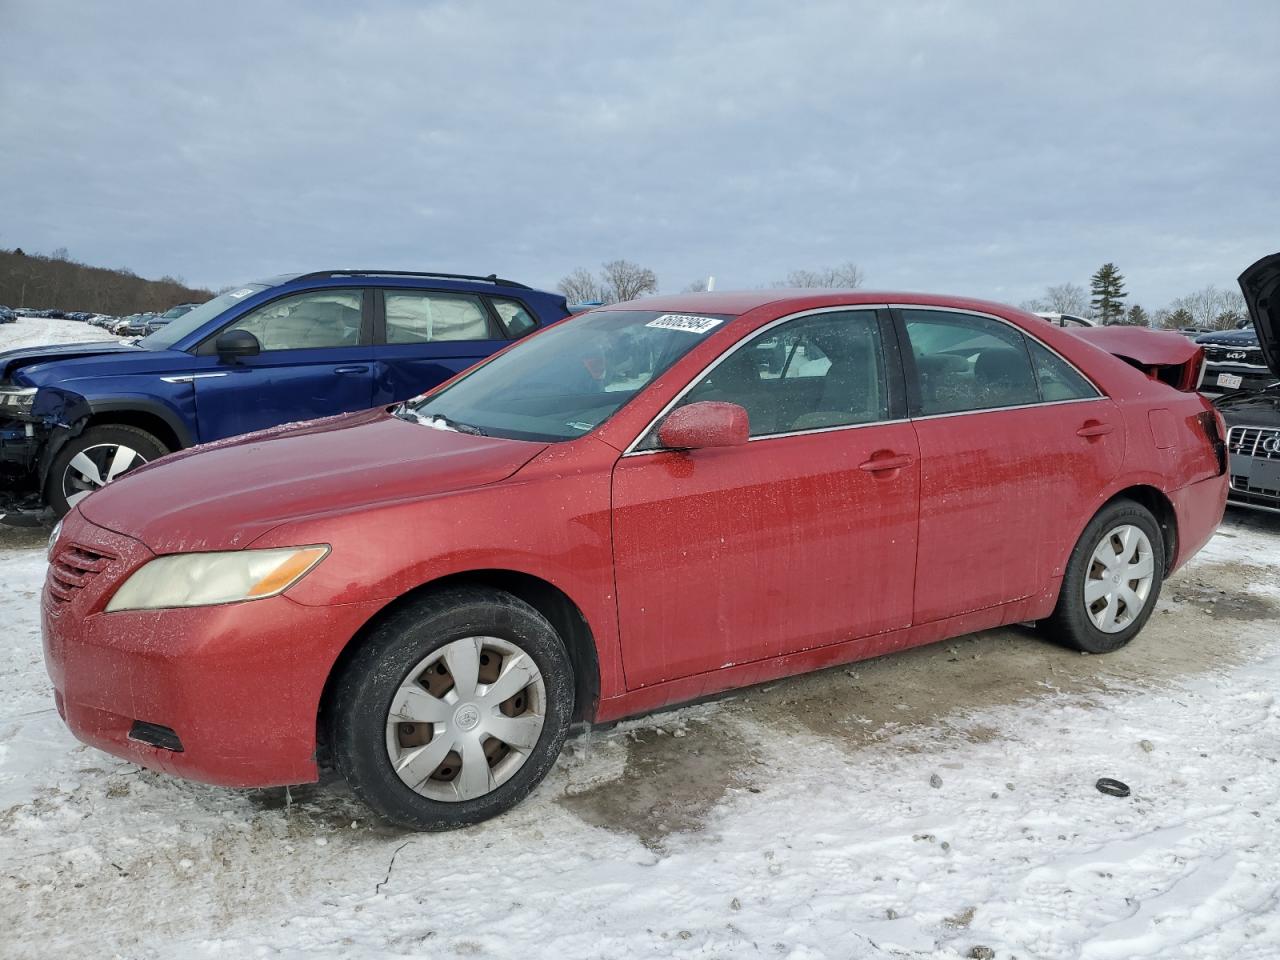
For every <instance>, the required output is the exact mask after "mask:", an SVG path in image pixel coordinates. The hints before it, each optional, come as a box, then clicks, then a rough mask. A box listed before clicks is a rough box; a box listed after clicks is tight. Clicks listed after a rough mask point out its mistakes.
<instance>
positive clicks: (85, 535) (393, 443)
mask: <svg viewBox="0 0 1280 960" xmlns="http://www.w3.org/2000/svg"><path fill="white" fill-rule="evenodd" d="M177 322H181V321H177ZM1202 361H1203V354H1202V352H1201V351H1200V349H1199V348H1198V347H1196V346H1195V345H1194V344H1191V343H1189V342H1188V341H1187V340H1186V339H1185V338H1183V337H1180V336H1178V335H1177V334H1172V333H1160V332H1155V331H1146V330H1136V329H1127V330H1121V329H1120V328H1097V329H1092V330H1081V331H1078V332H1072V331H1071V330H1066V329H1062V328H1059V327H1056V326H1053V325H1051V324H1047V323H1045V322H1044V321H1043V320H1041V319H1040V318H1038V317H1035V316H1033V315H1031V314H1028V313H1024V312H1022V311H1020V310H1016V309H1013V308H1011V307H1005V306H1001V305H999V304H992V303H986V302H983V301H976V300H968V299H962V298H953V297H938V296H926V295H916V294H885V293H872V292H867V291H852V292H825V291H824V292H816V291H783V290H770V291H759V292H749V293H736V294H735V293H703V294H688V295H682V296H675V297H659V298H652V299H646V300H637V301H632V302H628V303H623V304H617V305H614V306H610V307H604V308H601V309H597V310H593V311H590V312H587V313H583V314H579V315H577V316H574V317H571V318H569V319H567V320H564V321H562V322H561V323H558V324H556V325H554V326H551V327H549V328H548V329H546V330H543V331H541V332H539V333H537V334H535V335H534V336H532V337H530V338H529V339H527V340H525V341H522V342H520V343H517V344H514V345H512V346H510V347H509V348H507V349H505V350H504V351H502V352H500V353H498V354H496V355H494V356H493V357H491V358H490V359H488V360H486V361H484V362H482V363H480V364H478V365H476V366H475V367H473V368H471V369H470V370H469V371H467V372H465V373H463V374H462V375H460V376H459V377H456V378H454V379H452V380H450V381H449V382H447V383H445V384H444V385H442V386H440V387H439V388H437V389H434V390H432V391H430V392H428V393H427V394H426V395H424V396H420V397H417V398H415V399H413V400H411V401H409V402H407V403H403V404H399V405H388V406H386V407H384V408H380V409H374V410H370V411H366V412H362V413H357V414H352V415H345V416H337V417H333V418H330V419H327V420H321V421H316V422H312V423H308V424H300V425H286V426H280V427H277V428H275V429H273V430H270V431H266V432H259V433H254V434H250V435H248V436H243V437H238V438H232V439H228V440H224V441H221V442H218V443H214V444H212V445H208V446H204V447H199V448H195V449H192V450H187V451H182V452H180V453H177V454H174V455H173V456H171V457H168V458H166V459H165V460H162V461H160V462H158V463H153V464H149V465H147V466H144V467H141V468H139V469H137V470H134V471H131V472H130V473H129V474H128V475H127V476H125V477H123V478H122V479H121V480H120V481H118V482H116V483H113V484H111V485H108V486H106V487H105V488H103V489H101V490H98V491H96V492H94V493H92V494H91V495H89V496H87V497H85V498H83V499H81V500H79V501H78V502H77V503H76V504H75V505H74V507H73V509H72V510H71V512H70V513H68V515H67V516H66V518H65V519H64V521H63V522H62V525H61V527H60V529H58V530H56V531H55V533H54V535H53V537H52V538H51V542H50V554H49V555H50V566H49V573H48V578H47V581H46V584H45V588H44V593H43V597H42V629H43V635H44V644H45V657H46V663H47V665H48V669H49V674H50V677H51V678H52V681H53V688H54V699H55V703H56V706H57V709H58V711H59V713H60V714H61V716H62V717H63V718H64V719H65V721H66V722H67V724H68V725H69V726H70V728H71V730H72V731H73V732H74V733H75V735H76V736H77V737H79V738H80V739H82V740H83V741H85V742H86V743H88V744H91V745H93V746H95V747H98V748H100V749H103V750H106V751H108V752H110V753H113V754H116V755H118V756H122V757H126V758H128V759H130V760H133V761H135V762H137V763H140V764H143V765H144V766H149V767H153V768H155V769H158V770H164V771H167V772H169V773H172V774H177V775H181V776H186V777H191V778H194V779H198V780H204V781H208V782H211V783H216V784H223V785H228V786H239V787H245V786H265V785H278V784H291V783H300V782H305V781H312V780H315V779H317V777H318V775H319V767H318V763H319V760H318V758H319V757H321V756H325V755H327V756H330V757H332V761H333V763H334V765H335V766H336V768H337V770H338V771H339V772H340V773H341V774H342V775H343V776H344V777H345V778H346V779H347V780H348V782H349V783H350V784H351V786H352V788H353V789H354V790H355V792H356V793H357V795H359V796H360V797H361V798H363V799H364V801H365V802H366V803H368V804H369V805H370V806H371V807H372V808H374V809H375V810H377V811H378V812H380V813H381V814H382V815H383V816H384V817H386V818H388V819H389V820H391V821H393V822H395V823H398V824H403V825H405V826H409V827H413V828H420V829H441V828H447V827H456V826H460V825H462V824H466V823H474V822H476V821H479V820H483V819H485V818H487V817H491V816H493V815H495V814H497V813H500V812H502V811H504V810H506V809H508V808H510V807H511V806H512V805H513V804H515V803H517V802H518V801H519V800H520V799H521V798H522V797H524V796H525V795H526V794H528V793H529V792H530V791H531V790H533V789H534V788H535V787H536V786H537V784H538V783H539V781H540V780H541V779H542V778H543V776H544V775H545V774H546V773H547V771H548V770H549V769H550V768H551V766H552V764H553V763H554V762H555V759H556V756H557V754H558V753H559V751H560V749H561V746H562V744H563V743H564V741H565V738H566V736H567V735H568V734H569V731H570V727H571V726H572V725H573V724H575V723H600V722H608V721H613V720H617V719H619V718H622V717H626V716H629V715H632V714H636V713H640V712H644V711H649V710H654V709H657V708H660V707H664V706H666V705H669V704H673V703H678V702H682V701H688V700H692V699H696V698H699V697H705V696H709V695H711V694H715V693H718V692H721V691H724V690H729V689H733V688H736V687H743V686H747V685H750V684H756V683H762V682H766V681H770V680H773V679H776V678H778V677H782V676H785V675H788V674H794V673H799V672H802V671H805V670H814V669H818V668H821V667H826V666H831V665H834V664H839V663H845V662H849V661H852V660H858V659H861V658H865V657H873V656H879V655H881V654H886V653H889V652H891V651H895V650H901V649H904V648H907V647H912V646H917V645H919V644H924V643H931V642H934V641H937V640H941V639H944V638H948V637H954V636H958V635H960V634H964V633H968V632H972V631H975V630H983V629H987V628H990V627H996V626H999V625H1002V624H1009V623H1021V622H1026V621H1035V622H1038V623H1039V624H1040V626H1041V628H1042V630H1043V632H1044V634H1045V635H1046V636H1047V637H1049V638H1052V639H1055V640H1057V641H1059V642H1063V643H1066V644H1069V645H1072V646H1074V647H1076V648H1078V649H1080V650H1084V651H1087V652H1091V653H1104V652H1107V651H1111V650H1115V649H1117V648H1119V647H1121V646H1123V645H1124V644H1126V643H1128V642H1129V641H1130V640H1132V639H1133V638H1134V637H1135V636H1136V635H1137V634H1138V633H1139V631H1140V630H1141V629H1142V627H1143V624H1144V623H1145V622H1146V620H1147V618H1148V617H1149V616H1150V615H1151V613H1152V610H1153V609H1154V607H1155V604H1156V600H1157V598H1158V596H1159V593H1160V588H1161V584H1162V582H1163V580H1164V578H1165V577H1166V576H1167V575H1169V574H1170V573H1171V572H1172V571H1174V570H1176V569H1178V568H1179V567H1180V566H1181V565H1182V564H1183V563H1185V562H1186V561H1187V559H1188V558H1189V557H1190V556H1192V555H1193V554H1194V553H1195V552H1196V551H1197V550H1198V549H1199V548H1200V547H1201V546H1202V545H1203V544H1204V543H1205V542H1206V541H1207V540H1208V538H1209V537H1210V536H1212V534H1213V532H1214V530H1215V529H1216V527H1217V525H1218V522H1219V520H1220V519H1221V517H1222V511H1223V505H1224V501H1225V497H1226V486H1227V479H1226V476H1225V453H1224V449H1223V442H1222V435H1221V429H1222V428H1221V421H1220V420H1219V418H1218V417H1217V415H1216V414H1215V413H1214V412H1213V409H1212V407H1211V405H1210V404H1209V402H1208V401H1207V400H1205V399H1204V398H1203V397H1201V396H1200V395H1199V394H1198V393H1197V392H1196V386H1197V384H1198V382H1199V375H1200V372H1201V364H1202Z"/></svg>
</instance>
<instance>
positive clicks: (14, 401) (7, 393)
mask: <svg viewBox="0 0 1280 960" xmlns="http://www.w3.org/2000/svg"><path fill="white" fill-rule="evenodd" d="M35 403H36V388H35V387H0V413H7V414H9V415H10V416H30V414H31V408H32V407H34V406H35Z"/></svg>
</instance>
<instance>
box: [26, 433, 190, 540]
mask: <svg viewBox="0 0 1280 960" xmlns="http://www.w3.org/2000/svg"><path fill="white" fill-rule="evenodd" d="M109 445H114V446H122V447H129V448H130V449H132V450H135V451H137V453H138V455H139V456H140V457H141V459H142V461H145V462H147V463H150V462H151V461H152V460H156V459H158V458H159V457H163V456H164V455H165V454H166V453H169V452H170V450H169V448H168V447H167V446H165V445H164V444H163V443H161V442H160V440H159V438H157V437H155V436H154V435H152V434H150V433H147V431H145V430H141V429H139V428H138V427H127V426H125V425H123V424H116V423H112V424H103V425H102V426H99V427H90V428H89V429H88V430H85V431H84V432H82V433H81V434H80V435H79V436H77V437H72V438H71V439H70V440H68V441H67V442H66V443H65V444H63V446H62V449H61V450H59V451H58V452H57V454H56V455H55V456H54V458H53V462H52V463H51V464H50V465H49V475H48V476H47V477H46V478H45V494H44V495H45V502H46V503H48V504H49V506H50V507H51V508H52V509H53V512H54V514H56V515H57V516H59V517H62V516H65V515H66V513H67V511H68V510H70V509H71V505H70V504H69V503H68V502H67V493H66V490H65V489H64V485H63V481H64V478H65V477H66V473H67V467H68V466H69V465H70V463H71V461H72V460H73V459H75V457H76V456H77V455H78V454H80V453H83V452H84V451H86V450H89V449H90V448H93V447H102V446H109ZM138 465H139V466H140V465H141V464H140V463H139V464H138ZM125 472H127V471H125Z"/></svg>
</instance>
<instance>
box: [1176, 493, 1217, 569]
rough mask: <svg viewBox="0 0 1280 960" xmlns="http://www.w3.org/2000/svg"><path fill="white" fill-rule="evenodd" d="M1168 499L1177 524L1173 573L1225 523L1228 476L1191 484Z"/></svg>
mask: <svg viewBox="0 0 1280 960" xmlns="http://www.w3.org/2000/svg"><path fill="white" fill-rule="evenodd" d="M1169 499H1170V501H1172V503H1173V511H1174V514H1175V516H1176V517H1177V521H1178V547H1177V554H1176V555H1175V557H1174V561H1173V564H1172V565H1171V566H1170V568H1169V572H1170V573H1172V572H1173V571H1174V570H1177V569H1178V568H1179V567H1181V566H1182V565H1183V564H1185V563H1186V562H1187V561H1188V560H1190V559H1191V558H1192V557H1193V556H1195V555H1196V553H1198V552H1199V550H1200V548H1201V547H1203V546H1204V545H1205V544H1206V543H1208V542H1209V539H1210V538H1211V537H1212V536H1213V535H1214V533H1215V532H1216V531H1217V529H1218V525H1219V524H1221V523H1222V515H1223V513H1224V512H1225V510H1226V506H1227V475H1226V474H1223V475H1222V476H1220V477H1210V478H1209V479H1208V480H1201V481H1199V482H1198V483H1192V484H1188V485H1187V486H1185V487H1183V488H1182V489H1181V490H1175V491H1173V493H1171V494H1170V495H1169Z"/></svg>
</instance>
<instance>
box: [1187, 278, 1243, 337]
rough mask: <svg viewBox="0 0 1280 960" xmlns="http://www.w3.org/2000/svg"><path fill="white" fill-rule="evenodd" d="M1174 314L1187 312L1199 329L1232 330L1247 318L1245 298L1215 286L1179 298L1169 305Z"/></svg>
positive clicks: (1235, 291) (1238, 293)
mask: <svg viewBox="0 0 1280 960" xmlns="http://www.w3.org/2000/svg"><path fill="white" fill-rule="evenodd" d="M1169 309H1170V310H1171V311H1173V312H1174V313H1177V312H1178V311H1180V310H1185V311H1186V312H1187V313H1188V314H1190V315H1191V321H1192V323H1194V324H1195V325H1196V326H1197V327H1205V328H1206V329H1209V330H1230V329H1232V328H1233V327H1234V326H1235V325H1236V324H1237V323H1238V322H1239V321H1240V319H1241V318H1242V317H1244V316H1245V309H1246V308H1245V302H1244V297H1243V296H1242V295H1241V293H1240V292H1239V291H1238V290H1219V289H1218V288H1217V287H1215V286H1214V285H1213V284H1209V286H1207V287H1205V288H1203V289H1201V290H1197V291H1196V292H1195V293H1189V294H1187V295H1186V296H1185V297H1179V298H1178V299H1177V300H1174V301H1173V303H1171V304H1169Z"/></svg>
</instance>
